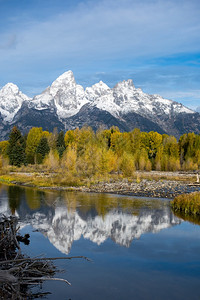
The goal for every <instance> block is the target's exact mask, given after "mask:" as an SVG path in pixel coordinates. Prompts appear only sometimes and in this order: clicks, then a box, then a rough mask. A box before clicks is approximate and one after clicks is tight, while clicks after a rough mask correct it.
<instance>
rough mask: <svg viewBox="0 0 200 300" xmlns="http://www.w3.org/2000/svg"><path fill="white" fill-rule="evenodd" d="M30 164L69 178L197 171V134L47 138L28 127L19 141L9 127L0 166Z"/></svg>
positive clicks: (73, 133) (72, 133)
mask: <svg viewBox="0 0 200 300" xmlns="http://www.w3.org/2000/svg"><path fill="white" fill-rule="evenodd" d="M6 165H13V166H17V167H20V166H23V165H25V166H26V165H35V166H39V165H40V166H41V167H43V168H49V169H52V170H56V169H60V168H61V169H62V170H64V171H65V172H68V173H70V174H72V175H74V176H76V175H77V174H78V175H79V176H84V177H90V176H94V175H95V174H101V175H105V174H112V173H118V174H119V173H120V174H123V175H124V176H131V175H132V174H133V172H134V171H135V170H146V171H150V170H161V171H177V170H184V171H188V170H197V169H199V168H200V135H196V134H194V133H188V134H184V135H182V136H181V137H180V139H179V141H177V140H176V138H175V137H174V136H168V135H166V134H163V135H161V134H159V133H157V132H153V131H151V132H141V131H140V130H139V129H134V130H133V131H132V132H123V133H122V132H120V131H119V129H118V128H117V127H112V128H110V129H109V130H103V129H102V130H101V129H99V130H98V131H97V132H96V133H95V132H94V131H93V130H92V129H91V128H90V127H83V128H82V129H75V130H69V131H67V132H66V133H64V132H63V131H61V132H58V131H57V130H56V129H55V130H54V131H53V132H52V133H50V132H48V131H43V130H42V128H41V127H33V128H32V129H30V131H29V133H28V134H27V135H25V136H22V134H21V132H20V131H19V129H18V128H17V127H13V129H12V131H11V132H10V136H9V140H8V141H1V142H0V167H1V168H3V167H5V166H6Z"/></svg>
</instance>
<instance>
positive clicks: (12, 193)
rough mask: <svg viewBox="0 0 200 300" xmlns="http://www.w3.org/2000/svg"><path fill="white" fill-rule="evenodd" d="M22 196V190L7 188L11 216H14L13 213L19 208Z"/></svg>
mask: <svg viewBox="0 0 200 300" xmlns="http://www.w3.org/2000/svg"><path fill="white" fill-rule="evenodd" d="M23 194H24V190H23V189H21V188H19V187H18V186H9V187H8V203H9V207H10V210H11V213H12V215H14V214H15V211H16V210H17V209H18V208H19V207H20V203H21V199H22V196H23Z"/></svg>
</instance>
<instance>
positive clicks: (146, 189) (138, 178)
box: [0, 171, 200, 199]
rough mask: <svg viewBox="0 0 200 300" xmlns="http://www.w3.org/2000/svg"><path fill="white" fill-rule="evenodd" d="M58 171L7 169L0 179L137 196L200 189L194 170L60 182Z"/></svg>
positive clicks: (58, 187) (172, 196) (61, 188)
mask: <svg viewBox="0 0 200 300" xmlns="http://www.w3.org/2000/svg"><path fill="white" fill-rule="evenodd" d="M60 176H61V174H57V173H44V172H37V173H36V172H34V173H32V172H9V173H8V174H6V175H1V176H0V182H2V183H6V184H15V185H21V186H27V187H34V188H39V189H49V190H69V191H71V190H73V191H81V192H94V193H112V194H122V195H131V196H140V197H156V198H170V199H173V198H174V197H175V196H177V195H180V194H185V193H191V192H195V191H200V184H198V183H196V174H194V173H183V172H158V171H151V172H141V171H140V172H139V171H138V172H135V175H134V177H132V178H122V177H121V178H120V176H112V177H110V178H107V179H106V180H102V179H101V180H100V179H96V180H94V179H93V180H88V179H87V180H84V181H82V182H79V184H73V182H72V184H70V180H69V181H67V180H66V182H65V183H64V184H63V181H61V180H60V179H59V178H60Z"/></svg>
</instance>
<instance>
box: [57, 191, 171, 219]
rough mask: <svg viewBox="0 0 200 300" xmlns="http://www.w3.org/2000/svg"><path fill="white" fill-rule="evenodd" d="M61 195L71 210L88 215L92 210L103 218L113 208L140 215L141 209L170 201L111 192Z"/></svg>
mask: <svg viewBox="0 0 200 300" xmlns="http://www.w3.org/2000/svg"><path fill="white" fill-rule="evenodd" d="M61 197H62V199H63V202H62V203H65V205H66V206H67V210H68V211H69V212H75V211H76V210H77V209H78V211H79V212H81V213H82V214H83V215H87V214H89V212H90V211H95V212H96V214H98V215H99V216H102V217H103V218H104V217H105V216H106V214H108V213H109V211H111V210H113V209H120V210H122V211H128V212H129V213H132V214H133V215H138V214H139V212H140V210H141V209H159V208H161V207H163V206H165V205H168V202H164V201H162V202H161V201H159V200H158V199H157V200H151V201H148V200H147V199H141V198H140V199H137V198H130V197H126V196H124V197H121V196H120V197H118V196H114V195H109V194H95V195H94V194H90V193H73V192H63V193H62V194H61Z"/></svg>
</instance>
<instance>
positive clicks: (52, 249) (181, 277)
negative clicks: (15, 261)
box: [0, 185, 200, 300]
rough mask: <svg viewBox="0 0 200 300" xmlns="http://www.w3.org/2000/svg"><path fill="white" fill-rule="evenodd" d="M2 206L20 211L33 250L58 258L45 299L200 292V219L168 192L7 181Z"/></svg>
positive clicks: (199, 295) (1, 189) (197, 295)
mask: <svg viewBox="0 0 200 300" xmlns="http://www.w3.org/2000/svg"><path fill="white" fill-rule="evenodd" d="M0 212H1V213H4V214H10V213H13V214H16V215H17V216H19V217H20V225H21V232H22V234H24V233H30V236H31V238H30V240H31V242H30V245H29V246H25V245H22V251H23V252H24V253H26V254H28V255H31V256H36V255H40V254H44V255H45V256H46V257H59V256H65V255H70V256H74V255H84V256H87V257H89V258H90V259H92V262H88V261H84V260H82V259H80V260H75V259H74V260H71V261H64V260H62V261H56V263H55V264H56V265H57V266H58V268H59V269H64V270H65V272H64V273H58V274H57V275H56V277H61V278H66V279H67V280H69V281H70V282H71V283H72V286H71V287H69V286H67V285H66V284H65V283H62V282H54V281H51V282H46V283H45V284H44V285H43V290H44V291H48V292H50V293H51V294H50V295H48V296H47V298H46V299H59V300H62V299H65V300H69V299H71V300H78V299H81V300H82V299H87V300H90V299H95V300H98V299H99V300H100V299H101V300H102V299H105V300H106V299H120V300H121V299H135V300H137V299H152V300H155V299H162V300H165V299H170V300H172V299H181V300H183V299H193V300H195V299H200V289H199V286H200V226H199V225H195V224H193V223H191V222H186V221H183V220H182V219H180V218H178V217H176V216H174V214H173V213H172V212H171V210H170V207H169V200H166V199H148V198H145V199H144V198H134V197H125V196H117V195H108V194H84V193H73V192H43V191H42V192H41V191H37V190H34V189H29V188H20V187H16V186H14V187H13V186H9V187H7V186H4V185H1V186H0Z"/></svg>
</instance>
